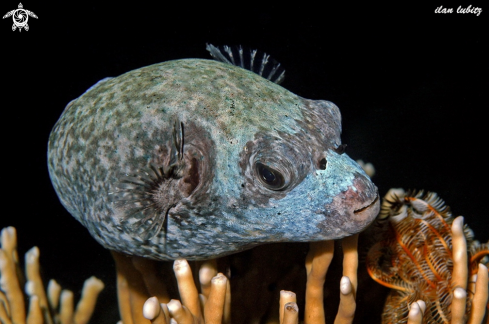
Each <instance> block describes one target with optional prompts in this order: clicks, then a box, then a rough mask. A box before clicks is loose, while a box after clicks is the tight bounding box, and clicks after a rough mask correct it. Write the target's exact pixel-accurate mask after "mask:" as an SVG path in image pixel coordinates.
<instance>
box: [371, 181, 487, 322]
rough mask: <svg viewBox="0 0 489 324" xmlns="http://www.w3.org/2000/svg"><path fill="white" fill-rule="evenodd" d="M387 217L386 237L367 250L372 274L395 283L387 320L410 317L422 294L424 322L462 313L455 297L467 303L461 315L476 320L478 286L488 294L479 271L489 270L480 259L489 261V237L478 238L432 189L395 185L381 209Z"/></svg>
mask: <svg viewBox="0 0 489 324" xmlns="http://www.w3.org/2000/svg"><path fill="white" fill-rule="evenodd" d="M386 220H387V221H386ZM383 221H384V224H385V227H384V228H385V232H384V233H383V234H382V235H383V239H382V240H380V241H379V242H378V243H376V244H375V245H374V246H373V247H372V248H371V249H370V250H369V253H368V256H367V270H368V272H369V274H370V276H371V277H372V278H373V279H374V280H375V281H377V282H378V283H380V284H382V285H384V286H386V287H389V288H392V290H391V292H390V293H389V296H388V298H387V300H386V303H385V306H384V312H383V315H382V322H383V323H406V322H407V321H408V313H409V305H411V304H412V303H413V302H415V301H416V300H420V299H421V300H423V301H424V302H425V303H426V311H425V314H424V316H423V322H424V323H450V322H451V321H452V317H455V316H456V315H455V313H456V312H455V311H454V307H455V306H453V305H452V306H451V303H452V302H453V303H455V299H458V300H461V302H460V303H459V304H460V305H461V307H464V308H463V311H462V312H458V313H459V314H460V315H459V316H460V317H461V318H460V320H461V321H462V322H466V321H467V320H469V322H472V321H473V319H472V317H474V316H475V315H474V314H471V312H472V313H476V312H475V310H474V309H475V308H476V306H477V305H476V303H478V305H479V306H480V304H481V302H480V301H478V300H477V301H476V299H480V298H479V294H477V295H476V297H477V298H474V291H476V290H477V289H476V288H478V287H482V288H480V290H485V291H486V294H487V287H483V285H478V286H476V283H475V278H476V276H474V275H475V274H477V273H479V275H480V274H481V273H482V274H483V275H486V274H485V273H484V272H483V271H487V270H486V268H485V267H483V266H479V263H482V264H484V263H485V264H487V261H488V260H487V257H486V256H487V255H489V243H485V244H480V243H479V242H478V241H476V240H474V238H473V233H472V231H471V230H470V228H469V227H468V226H467V225H465V226H463V218H461V217H460V218H456V219H454V218H452V214H451V212H450V208H449V207H448V206H446V205H445V203H444V202H443V200H441V199H440V198H439V197H438V196H437V194H436V193H432V192H423V191H420V192H417V193H415V192H407V193H405V192H404V191H403V190H400V189H391V190H390V191H389V193H388V194H387V195H386V197H385V198H384V202H383V205H382V210H381V212H380V214H379V222H380V223H382V222H383ZM452 223H453V226H452ZM460 242H461V243H460ZM465 242H466V246H465V245H464V243H465ZM465 251H468V253H466V252H465ZM463 261H465V263H462V262H463ZM462 264H465V266H462ZM466 264H468V267H467V266H466ZM479 269H484V270H483V271H482V270H479ZM478 271H480V272H478ZM467 278H470V280H467ZM460 288H462V289H463V291H462V289H460ZM457 289H458V290H457ZM466 291H467V293H466ZM459 292H460V293H459ZM479 306H477V307H479ZM484 306H485V307H484ZM480 308H481V307H479V309H480ZM484 308H487V296H486V297H485V300H484V301H482V314H484V312H483V310H484ZM452 315H453V316H452ZM479 317H481V316H479ZM482 317H483V315H482ZM452 323H454V322H453V321H452Z"/></svg>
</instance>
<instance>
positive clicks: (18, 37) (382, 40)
mask: <svg viewBox="0 0 489 324" xmlns="http://www.w3.org/2000/svg"><path fill="white" fill-rule="evenodd" d="M104 3H105V4H100V3H98V2H91V1H83V2H77V1H75V2H69V4H68V3H67V2H61V1H59V2H53V1H52V2H50V3H42V2H39V1H24V2H23V5H24V8H25V9H28V10H31V11H33V12H34V13H35V14H36V15H37V16H38V17H39V18H38V19H34V18H29V26H30V30H29V31H25V30H23V31H22V32H19V31H15V32H13V31H12V30H11V26H12V20H11V18H8V19H3V20H1V21H0V40H1V44H2V45H0V46H1V50H0V52H1V67H2V72H1V79H2V87H1V88H0V89H1V90H0V91H1V98H2V101H1V112H2V115H1V116H2V117H1V118H2V119H1V120H2V127H1V132H2V133H1V135H2V137H1V138H2V139H3V140H2V159H1V161H2V171H3V172H2V177H1V180H2V192H3V195H2V206H3V208H2V213H1V214H0V228H2V227H4V226H8V225H11V226H15V227H16V228H17V229H18V236H19V241H20V242H19V252H20V253H21V254H22V255H23V253H25V251H26V250H27V249H28V248H30V247H32V246H34V245H37V246H39V248H40V249H41V262H42V265H43V271H44V275H45V277H46V278H51V277H54V278H56V279H57V280H58V281H59V282H60V283H61V284H62V285H63V286H64V287H66V288H70V289H73V290H74V291H75V292H79V290H80V289H81V287H82V281H83V280H84V279H85V278H87V277H89V276H90V275H96V276H98V277H99V278H102V279H103V280H104V281H105V282H106V284H107V286H108V288H109V289H106V290H105V291H104V293H103V295H102V296H103V299H104V300H105V303H104V304H103V306H102V307H110V308H111V309H110V310H108V309H105V310H103V311H101V310H100V309H99V310H98V312H97V315H96V316H97V317H96V319H95V321H94V322H107V323H115V322H116V320H117V315H116V309H115V295H114V291H113V289H114V275H113V272H114V269H113V266H112V261H111V258H110V254H109V253H108V252H107V251H106V250H104V249H103V248H101V247H100V246H99V245H98V244H97V243H95V241H94V240H93V239H91V237H90V236H89V234H88V233H87V231H86V230H85V229H84V228H83V227H82V226H81V225H80V224H78V223H77V222H76V221H75V220H74V219H73V218H72V217H71V216H70V215H69V214H68V213H67V212H66V211H65V210H64V208H63V207H62V206H61V204H60V203H59V201H58V199H57V197H56V194H55V193H54V190H53V189H52V187H51V184H50V181H49V176H48V173H47V167H46V145H47V139H48V135H49V132H50V130H51V128H52V127H53V125H54V123H55V122H56V120H57V119H58V117H59V116H60V114H61V112H62V110H63V109H64V107H65V105H66V104H67V103H68V102H69V101H71V100H72V99H74V98H76V97H78V96H79V95H81V94H82V93H83V92H84V91H85V90H86V89H87V88H89V87H90V86H91V85H93V84H94V83H95V82H97V81H98V80H100V79H102V78H105V77H108V76H117V75H120V74H122V73H124V72H126V71H129V70H132V69H135V68H139V67H142V66H146V65H150V64H153V63H158V62H161V61H166V60H171V59H180V58H209V55H208V53H207V52H206V50H205V44H206V43H212V44H215V45H224V44H228V45H239V44H242V45H245V46H247V47H251V48H258V49H260V50H263V51H265V52H267V53H268V54H271V55H272V56H273V57H274V58H275V59H276V60H277V61H279V62H281V63H282V65H283V66H284V67H285V69H286V78H285V81H284V83H283V84H282V85H283V86H284V87H285V88H287V89H289V90H290V91H292V92H294V93H296V94H298V95H300V96H303V97H305V98H310V99H327V100H330V101H333V102H334V103H335V104H337V105H338V106H339V108H340V110H341V112H342V116H343V135H342V139H343V142H344V143H346V144H348V149H347V153H348V154H349V155H350V156H351V157H352V158H354V159H359V158H361V159H364V160H365V161H368V162H372V163H373V164H374V166H375V168H376V170H377V173H376V175H375V176H374V178H373V180H374V182H375V183H376V185H377V186H378V187H379V191H380V193H381V195H383V194H385V192H386V191H387V190H388V189H389V188H391V187H402V188H405V189H426V190H429V191H435V192H437V193H438V194H439V195H440V196H441V197H442V198H443V199H444V200H445V201H446V202H447V204H448V205H450V206H451V207H452V210H453V212H454V214H456V215H464V216H465V220H466V222H467V223H468V224H469V225H470V227H471V228H472V229H473V230H474V232H475V234H476V237H477V238H478V239H480V240H483V241H487V239H488V238H489V225H488V223H489V220H488V213H487V206H486V204H487V203H488V200H489V199H488V190H487V179H488V176H487V173H488V171H487V170H488V167H487V158H486V157H485V156H486V154H487V152H486V149H487V138H488V136H487V117H486V114H487V110H488V108H489V107H488V103H487V94H488V92H489V87H488V85H489V84H488V72H489V65H488V59H487V58H488V57H489V55H488V52H487V51H486V48H487V47H488V45H489V44H488V43H489V37H488V36H489V28H488V19H487V16H488V12H489V6H487V5H484V3H483V2H478V3H476V2H472V3H471V4H472V7H480V8H482V9H483V11H482V14H481V15H479V16H476V15H474V14H465V15H463V14H456V13H453V14H451V15H442V14H435V13H434V11H435V9H436V7H437V6H439V5H444V6H445V7H453V8H454V10H456V9H457V7H458V6H459V5H461V6H463V7H467V6H468V5H469V3H465V2H460V3H455V4H449V3H441V2H440V3H436V4H433V5H429V4H426V3H425V4H423V5H414V4H412V3H409V4H406V5H401V4H394V3H392V2H390V3H385V4H384V5H380V4H371V3H369V4H368V5H366V4H363V5H357V4H351V3H345V4H342V5H339V4H330V3H327V2H322V3H321V5H320V6H319V5H309V6H306V5H304V6H302V7H301V8H298V7H297V6H294V7H287V6H285V5H281V6H278V5H277V6H271V5H266V4H261V5H256V4H252V3H247V2H240V3H234V4H226V5H221V6H219V5H217V4H215V3H214V2H209V3H208V4H207V5H200V6H195V5H192V4H191V3H190V2H189V3H186V4H185V5H182V6H180V7H176V6H174V5H168V4H165V3H163V2H160V1H159V2H155V3H152V2H146V1H138V2H132V3H131V4H130V5H129V4H123V3H122V2H104ZM17 6H18V3H17V2H16V1H10V0H9V1H2V4H1V5H0V11H1V14H2V15H3V14H5V13H7V12H8V11H10V10H12V9H16V8H17Z"/></svg>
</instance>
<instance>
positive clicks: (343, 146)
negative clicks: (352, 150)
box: [334, 144, 347, 154]
mask: <svg viewBox="0 0 489 324" xmlns="http://www.w3.org/2000/svg"><path fill="white" fill-rule="evenodd" d="M346 146H347V145H346V144H341V145H338V147H337V148H335V149H334V151H335V152H336V153H338V154H343V153H345V151H346Z"/></svg>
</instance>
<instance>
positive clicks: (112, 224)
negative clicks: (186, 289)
mask: <svg viewBox="0 0 489 324" xmlns="http://www.w3.org/2000/svg"><path fill="white" fill-rule="evenodd" d="M207 49H208V50H209V52H210V53H211V55H212V56H213V57H214V58H215V59H216V60H205V59H181V60H173V61H167V62H163V63H159V64H154V65H150V66H147V67H143V68H140V69H136V70H133V71H130V72H127V73H125V74H122V75H121V76H118V77H115V78H106V79H103V80H101V81H99V82H98V83H96V84H95V85H94V86H92V87H91V88H89V89H88V90H87V91H86V92H85V93H84V94H82V95H81V96H80V97H79V98H77V99H75V100H73V101H71V102H70V103H69V104H68V105H67V107H66V108H65V110H64V112H63V113H62V115H61V117H60V118H59V120H58V121H57V123H56V125H55V126H54V128H53V130H52V132H51V134H50V137H49V144H48V168H49V173H50V177H51V181H52V184H53V187H54V189H55V190H56V193H57V194H58V197H59V199H60V201H61V203H62V204H63V205H64V207H65V208H66V209H67V210H68V211H69V213H70V214H71V215H73V217H75V218H76V219H77V220H78V221H79V222H80V223H81V224H83V225H84V226H85V227H86V228H87V229H88V231H89V232H90V233H91V235H92V236H93V237H94V238H95V239H96V240H97V241H98V242H99V243H100V244H102V245H103V246H104V247H105V248H108V249H111V250H115V251H118V252H122V253H126V254H129V255H139V256H145V257H147V258H151V259H155V260H173V259H176V258H186V259H188V260H201V259H209V258H215V257H219V256H224V255H228V254H231V253H235V252H239V251H242V250H245V249H249V248H251V247H254V246H256V245H260V244H264V243H271V242H310V241H320V240H332V239H339V238H342V237H345V236H350V235H352V234H355V233H358V232H360V231H362V230H363V229H364V228H365V227H367V226H368V225H369V224H370V223H371V222H372V221H373V220H374V218H375V217H376V215H377V214H378V211H379V199H378V191H377V188H376V186H375V185H374V184H373V183H372V182H371V180H370V178H369V177H368V176H367V175H366V174H365V172H364V171H363V170H362V168H361V167H360V166H359V165H358V164H357V163H356V162H355V161H353V160H352V159H351V158H349V157H348V155H347V154H345V153H344V147H345V145H343V144H342V143H341V139H340V134H341V115H340V111H339V109H338V107H337V106H336V105H334V104H333V103H332V102H329V101H325V100H309V99H304V98H301V97H300V96H297V95H295V94H293V93H292V92H290V91H288V90H286V89H284V88H283V87H281V86H280V85H278V83H279V82H280V81H281V80H282V79H283V72H284V71H283V69H282V68H281V67H280V64H277V63H276V62H274V61H272V59H271V58H270V57H269V56H268V55H266V54H264V53H261V52H257V51H256V50H255V51H249V52H248V51H244V50H243V49H242V48H241V47H239V48H237V49H236V48H233V49H231V48H229V47H224V48H221V49H219V48H217V47H214V46H213V45H208V46H207ZM233 63H234V64H233ZM253 71H256V72H253ZM274 81H275V82H274Z"/></svg>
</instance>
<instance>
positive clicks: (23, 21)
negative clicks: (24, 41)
mask: <svg viewBox="0 0 489 324" xmlns="http://www.w3.org/2000/svg"><path fill="white" fill-rule="evenodd" d="M10 16H12V19H13V20H14V24H13V25H12V31H15V30H16V29H17V28H18V29H19V32H20V31H22V28H24V29H25V30H26V31H27V30H29V25H27V21H28V20H29V16H31V17H33V18H36V19H37V16H36V14H35V13H33V12H32V11H29V10H25V9H24V7H23V6H22V3H19V8H17V9H14V10H11V11H9V12H7V13H6V14H5V16H3V19H5V18H8V17H10Z"/></svg>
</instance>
